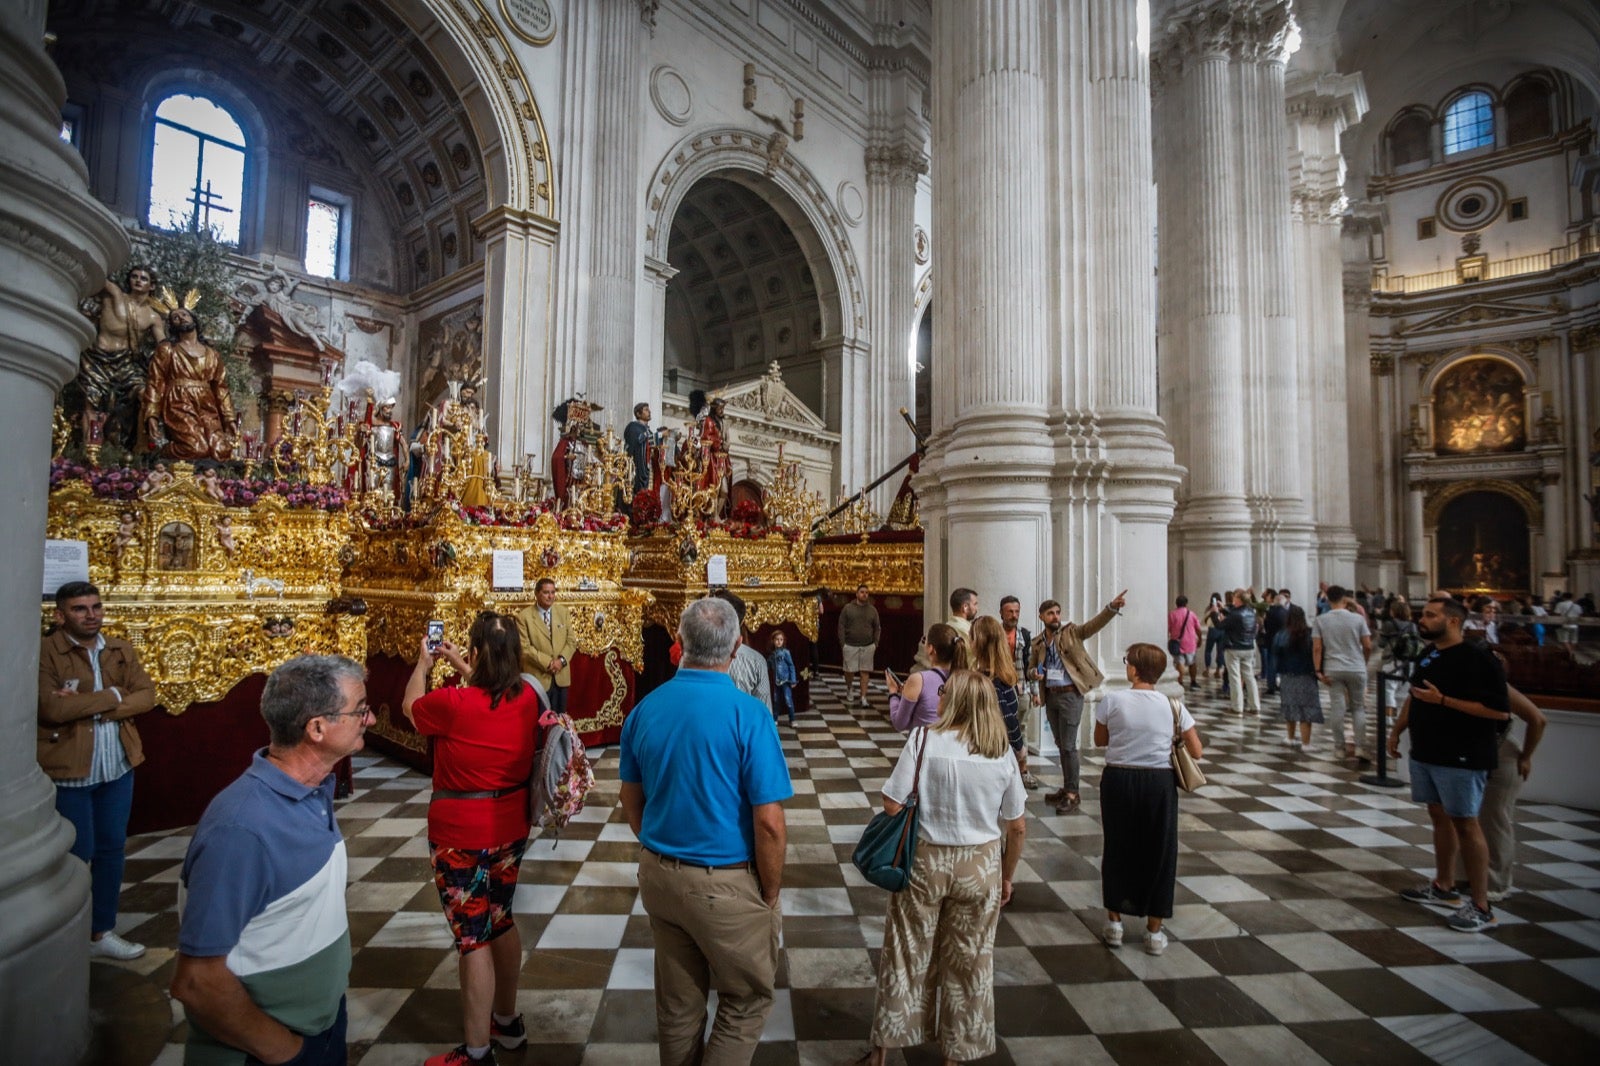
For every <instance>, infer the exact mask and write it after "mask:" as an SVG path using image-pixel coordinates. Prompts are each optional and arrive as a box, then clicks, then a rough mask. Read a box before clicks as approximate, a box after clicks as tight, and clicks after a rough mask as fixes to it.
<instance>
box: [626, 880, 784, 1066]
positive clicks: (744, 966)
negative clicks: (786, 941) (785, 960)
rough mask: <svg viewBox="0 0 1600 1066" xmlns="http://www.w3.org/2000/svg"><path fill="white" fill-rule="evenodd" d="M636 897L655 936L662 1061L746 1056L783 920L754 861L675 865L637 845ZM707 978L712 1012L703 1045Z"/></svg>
mask: <svg viewBox="0 0 1600 1066" xmlns="http://www.w3.org/2000/svg"><path fill="white" fill-rule="evenodd" d="M639 899H640V901H641V902H642V903H643V904H644V909H645V913H646V914H648V915H649V916H650V934H651V936H652V938H653V939H654V940H655V949H656V974H655V976H656V1035H657V1040H658V1041H659V1043H660V1045H661V1064H662V1066H690V1064H696V1063H697V1064H700V1066H735V1064H738V1066H744V1064H747V1063H749V1061H750V1059H751V1057H752V1056H753V1055H755V1052H756V1044H757V1043H758V1042H759V1041H760V1039H761V1030H762V1029H763V1028H764V1027H765V1026H766V1024H767V1014H768V1013H769V1012H770V1011H771V1010H772V1000H773V995H772V984H773V980H774V978H775V977H776V975H777V970H778V935H779V932H780V929H781V927H782V926H781V923H782V918H781V916H780V915H779V913H778V911H776V910H774V909H773V908H771V907H768V906H767V905H766V903H764V902H763V901H762V899H761V886H760V885H759V884H758V883H757V881H756V875H755V872H754V870H752V869H746V868H740V869H736V870H706V869H703V868H701V867H697V866H680V865H679V864H678V863H677V862H676V861H674V860H672V859H663V858H661V857H659V856H657V855H655V854H653V853H651V852H649V851H646V850H643V849H640V852H639ZM713 988H715V989H716V990H717V1016H716V1018H715V1019H714V1020H713V1021H712V1023H711V1035H710V1036H709V1037H708V1038H706V1040H705V1042H704V1045H703V1046H702V1043H701V1033H702V1032H703V1031H704V1030H705V1022H706V999H707V995H708V993H709V991H710V989H713Z"/></svg>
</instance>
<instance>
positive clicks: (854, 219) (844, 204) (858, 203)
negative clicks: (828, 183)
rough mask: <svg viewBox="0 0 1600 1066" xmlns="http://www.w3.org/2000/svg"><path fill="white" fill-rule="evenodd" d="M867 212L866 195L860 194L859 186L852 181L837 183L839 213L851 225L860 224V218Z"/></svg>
mask: <svg viewBox="0 0 1600 1066" xmlns="http://www.w3.org/2000/svg"><path fill="white" fill-rule="evenodd" d="M866 213H867V200H866V197H864V196H862V195H861V186H859V185H857V184H856V183H855V182H853V181H848V180H847V181H841V182H840V183H839V214H840V215H842V216H843V217H844V220H845V221H846V222H848V223H849V224H850V225H852V226H859V225H861V219H862V218H863V217H865V215H866Z"/></svg>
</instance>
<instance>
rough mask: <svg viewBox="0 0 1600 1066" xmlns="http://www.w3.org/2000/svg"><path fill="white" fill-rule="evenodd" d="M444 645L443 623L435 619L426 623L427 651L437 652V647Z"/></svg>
mask: <svg viewBox="0 0 1600 1066" xmlns="http://www.w3.org/2000/svg"><path fill="white" fill-rule="evenodd" d="M443 643H444V623H443V622H441V621H440V620H439V619H437V618H435V619H432V620H431V621H429V622H428V651H430V652H435V651H438V650H439V645H441V644H443Z"/></svg>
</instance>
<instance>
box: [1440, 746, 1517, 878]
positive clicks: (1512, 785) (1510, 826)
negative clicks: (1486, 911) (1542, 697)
mask: <svg viewBox="0 0 1600 1066" xmlns="http://www.w3.org/2000/svg"><path fill="white" fill-rule="evenodd" d="M1499 757H1500V762H1499V765H1497V766H1496V767H1495V768H1494V769H1493V770H1491V771H1490V772H1489V781H1488V783H1487V784H1486V785H1485V786H1484V789H1483V806H1482V807H1481V808H1480V809H1479V810H1478V827H1479V828H1480V829H1482V830H1483V839H1484V840H1485V841H1486V842H1487V843H1488V845H1489V891H1490V892H1494V893H1496V894H1499V893H1502V892H1510V891H1511V889H1512V887H1513V886H1512V883H1511V882H1512V878H1513V877H1514V875H1515V871H1516V868H1517V793H1518V792H1521V791H1522V775H1521V774H1519V773H1517V760H1518V759H1519V758H1521V757H1522V749H1521V748H1519V747H1518V746H1517V742H1516V741H1514V740H1512V739H1511V735H1510V734H1509V733H1508V734H1506V735H1505V736H1504V737H1501V738H1500V752H1499ZM1456 878H1457V879H1458V880H1461V881H1465V880H1466V879H1467V867H1466V864H1465V863H1464V862H1462V861H1461V859H1460V858H1459V857H1457V859H1456Z"/></svg>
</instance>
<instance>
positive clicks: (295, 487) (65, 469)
mask: <svg viewBox="0 0 1600 1066" xmlns="http://www.w3.org/2000/svg"><path fill="white" fill-rule="evenodd" d="M147 476H148V472H147V471H144V470H136V469H134V468H133V467H131V466H115V467H91V466H87V465H85V464H84V463H82V462H80V461H79V460H76V459H69V458H67V457H65V456H63V457H61V458H59V459H53V460H51V462H50V488H51V490H52V491H53V490H55V489H58V488H61V487H62V486H63V485H65V484H66V483H67V482H69V481H82V482H84V483H85V484H87V485H88V486H89V491H91V492H93V493H94V494H95V495H96V496H98V497H100V498H101V499H104V500H136V499H138V498H139V490H140V488H141V487H142V486H143V485H144V481H145V478H146V477H147ZM218 484H219V485H220V486H221V487H222V500H223V502H224V503H225V504H227V505H228V506H229V507H249V506H250V505H251V504H253V503H255V502H256V501H257V500H259V499H261V497H263V496H278V497H281V498H282V499H283V502H284V503H286V504H287V505H288V506H289V507H291V508H295V509H307V510H312V509H315V510H319V511H337V510H339V509H341V508H342V507H344V505H345V504H346V503H347V502H348V501H349V499H350V494H349V493H348V492H347V491H346V490H345V489H344V488H343V487H342V486H339V485H312V484H309V483H307V482H304V481H287V480H282V479H277V478H219V479H218Z"/></svg>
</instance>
